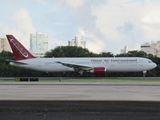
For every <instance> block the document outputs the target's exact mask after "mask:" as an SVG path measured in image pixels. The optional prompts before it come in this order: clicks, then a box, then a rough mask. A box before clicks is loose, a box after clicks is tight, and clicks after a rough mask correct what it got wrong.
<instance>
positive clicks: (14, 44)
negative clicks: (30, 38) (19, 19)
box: [6, 35, 35, 60]
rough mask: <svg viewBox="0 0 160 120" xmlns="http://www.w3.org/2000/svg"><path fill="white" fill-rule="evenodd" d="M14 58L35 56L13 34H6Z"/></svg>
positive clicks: (20, 58) (22, 58)
mask: <svg viewBox="0 0 160 120" xmlns="http://www.w3.org/2000/svg"><path fill="white" fill-rule="evenodd" d="M6 36H7V39H8V42H9V44H10V46H11V49H12V51H13V54H14V57H15V59H16V60H24V59H30V58H35V56H33V55H32V54H31V53H30V52H29V51H28V50H27V49H26V48H25V47H24V46H23V45H22V44H21V43H20V42H19V41H18V40H17V39H16V38H15V37H14V36H13V35H6Z"/></svg>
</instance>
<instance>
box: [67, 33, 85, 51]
mask: <svg viewBox="0 0 160 120" xmlns="http://www.w3.org/2000/svg"><path fill="white" fill-rule="evenodd" d="M68 45H69V46H77V47H82V48H86V41H85V40H82V39H81V37H80V36H75V39H73V40H71V41H68Z"/></svg>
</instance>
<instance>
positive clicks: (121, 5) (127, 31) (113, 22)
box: [92, 0, 160, 53]
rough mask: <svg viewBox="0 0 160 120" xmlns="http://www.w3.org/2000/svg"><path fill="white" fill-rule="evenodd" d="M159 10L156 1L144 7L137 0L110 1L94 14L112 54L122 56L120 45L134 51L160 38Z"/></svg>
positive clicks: (144, 3) (148, 2)
mask: <svg viewBox="0 0 160 120" xmlns="http://www.w3.org/2000/svg"><path fill="white" fill-rule="evenodd" d="M159 6H160V2H154V1H153V2H152V1H144V2H143V4H142V3H141V2H140V1H137V0H132V2H128V0H121V1H113V0H108V2H107V3H106V4H103V5H99V6H95V7H93V8H92V14H93V15H94V16H95V17H96V21H95V25H96V28H97V29H98V30H99V31H100V33H101V34H102V35H104V37H105V39H104V41H106V43H107V44H106V47H107V48H108V50H109V51H115V52H116V53H118V51H120V48H119V45H123V44H124V45H126V44H127V45H129V46H131V47H134V46H135V44H137V45H138V44H142V43H143V42H145V41H151V40H152V39H158V38H160V34H158V30H159V31H160V27H157V26H160V12H159V11H160V8H159ZM110 45H114V47H113V46H112V47H111V46H110ZM115 48H116V50H115ZM117 48H118V50H117ZM122 48H123V46H122Z"/></svg>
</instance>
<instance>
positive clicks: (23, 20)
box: [0, 0, 160, 54]
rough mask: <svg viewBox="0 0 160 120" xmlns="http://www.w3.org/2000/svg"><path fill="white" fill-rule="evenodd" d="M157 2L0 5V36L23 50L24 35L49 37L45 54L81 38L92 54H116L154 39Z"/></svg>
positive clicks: (159, 31) (21, 0)
mask: <svg viewBox="0 0 160 120" xmlns="http://www.w3.org/2000/svg"><path fill="white" fill-rule="evenodd" d="M159 6H160V0H0V37H6V34H12V35H14V36H15V37H16V38H17V39H18V40H19V41H20V42H21V43H22V44H23V45H24V46H25V47H26V48H27V49H29V41H30V34H31V33H35V32H41V33H45V34H48V36H49V49H54V48H55V47H56V46H66V45H68V41H69V40H72V39H74V38H75V36H76V35H78V36H81V38H82V39H83V40H86V41H87V48H88V49H89V51H91V52H94V53H101V52H111V53H113V54H120V51H121V49H123V48H124V46H125V45H127V46H128V47H129V48H132V49H137V50H140V45H142V44H143V43H145V42H149V43H150V42H151V41H158V40H160V7H159Z"/></svg>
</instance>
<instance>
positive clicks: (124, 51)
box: [121, 45, 137, 54]
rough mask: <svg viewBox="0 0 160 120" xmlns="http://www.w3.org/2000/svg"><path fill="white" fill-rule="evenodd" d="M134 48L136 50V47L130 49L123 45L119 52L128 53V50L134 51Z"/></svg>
mask: <svg viewBox="0 0 160 120" xmlns="http://www.w3.org/2000/svg"><path fill="white" fill-rule="evenodd" d="M134 50H137V49H131V48H128V46H127V45H126V46H124V48H123V49H121V54H124V53H128V52H129V51H134Z"/></svg>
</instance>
